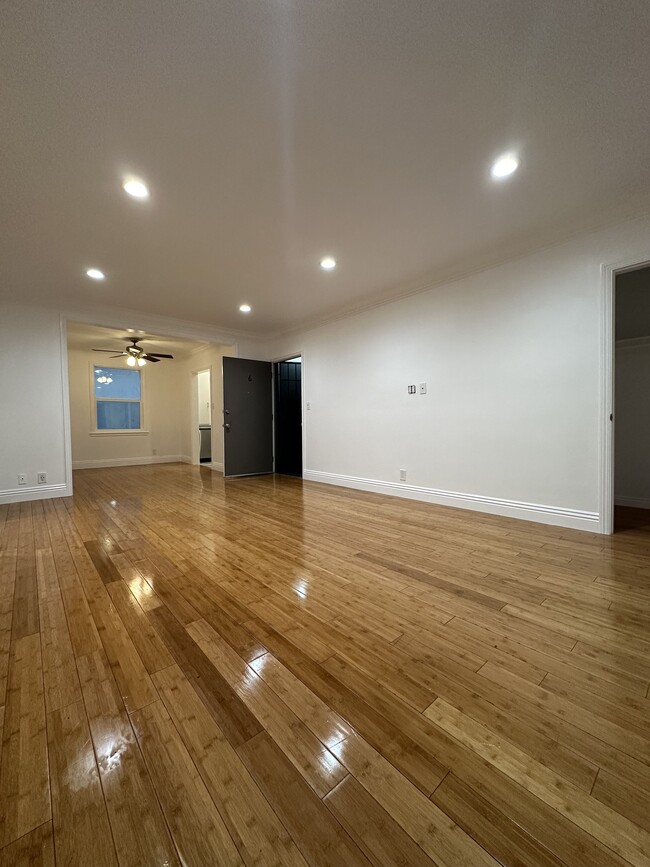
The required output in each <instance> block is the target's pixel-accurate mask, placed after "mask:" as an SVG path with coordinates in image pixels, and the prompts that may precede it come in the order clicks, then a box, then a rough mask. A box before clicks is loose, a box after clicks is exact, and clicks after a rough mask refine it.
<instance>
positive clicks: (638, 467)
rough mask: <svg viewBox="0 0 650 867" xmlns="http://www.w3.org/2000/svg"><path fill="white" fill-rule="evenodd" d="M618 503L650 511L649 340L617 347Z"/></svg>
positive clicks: (615, 462) (616, 474) (616, 451)
mask: <svg viewBox="0 0 650 867" xmlns="http://www.w3.org/2000/svg"><path fill="white" fill-rule="evenodd" d="M614 445H615V454H616V457H615V461H614V469H615V492H616V503H617V504H618V505H621V506H637V507H640V508H646V509H650V339H648V340H646V342H645V343H643V344H640V345H639V344H637V345H628V346H617V347H616V437H615V441H614Z"/></svg>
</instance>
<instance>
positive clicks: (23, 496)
mask: <svg viewBox="0 0 650 867" xmlns="http://www.w3.org/2000/svg"><path fill="white" fill-rule="evenodd" d="M71 496H72V485H67V484H58V485H34V486H32V487H29V488H26V487H24V486H22V485H21V487H20V488H10V489H8V490H6V491H0V505H3V504H5V503H24V502H26V501H29V500H49V499H51V498H52V497H71Z"/></svg>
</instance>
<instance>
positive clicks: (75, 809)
mask: <svg viewBox="0 0 650 867" xmlns="http://www.w3.org/2000/svg"><path fill="white" fill-rule="evenodd" d="M47 735H48V747H49V757H50V774H51V783H52V815H53V824H54V839H55V844H56V857H57V861H58V862H59V863H61V864H66V865H70V867H72V865H79V867H84V865H87V864H92V865H93V867H108V865H116V864H117V858H116V856H115V847H114V845H113V837H112V835H111V829H110V826H109V822H108V816H107V814H106V805H105V803H104V797H103V794H102V787H101V784H100V781H99V773H98V771H97V764H96V762H95V753H94V751H93V745H92V741H91V738H90V730H89V728H88V720H87V718H86V711H85V709H84V706H83V702H81V701H77V702H75V703H74V704H69V705H68V706H67V707H64V708H61V709H59V710H54V711H53V712H52V713H50V714H48V718H47Z"/></svg>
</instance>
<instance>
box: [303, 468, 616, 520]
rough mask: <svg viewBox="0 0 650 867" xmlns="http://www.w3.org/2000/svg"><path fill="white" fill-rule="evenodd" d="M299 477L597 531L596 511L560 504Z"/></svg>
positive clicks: (333, 476)
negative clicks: (544, 504)
mask: <svg viewBox="0 0 650 867" xmlns="http://www.w3.org/2000/svg"><path fill="white" fill-rule="evenodd" d="M303 478H305V479H307V480H309V481H312V482H324V483H325V484H327V485H340V486H342V487H344V488H356V489H357V490H360V491H373V492H374V493H377V494H388V495H390V496H393V497H404V498H406V499H409V500H421V501H423V502H425V503H435V504H436V505H438V506H453V507H455V508H457V509H472V510H473V511H476V512H488V513H489V514H491V515H503V516H505V517H508V518H519V519H521V520H524V521H537V522H538V523H540V524H553V525H555V526H558V527H570V528H571V529H574V530H588V531H589V532H591V533H593V532H598V523H599V516H598V512H584V511H580V510H579V509H565V508H563V507H561V506H542V505H538V504H536V503H522V502H519V501H517V500H503V499H500V498H499V497H486V496H482V495H478V494H461V493H457V492H456V491H440V490H437V489H436V488H422V487H418V486H416V485H405V484H401V483H399V482H381V481H376V480H375V479H362V478H358V477H357V476H342V475H338V474H337V473H323V472H320V471H319V470H305V472H304V473H303Z"/></svg>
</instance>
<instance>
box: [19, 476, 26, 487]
mask: <svg viewBox="0 0 650 867" xmlns="http://www.w3.org/2000/svg"><path fill="white" fill-rule="evenodd" d="M18 484H19V485H26V484H27V476H26V475H25V473H18Z"/></svg>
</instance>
